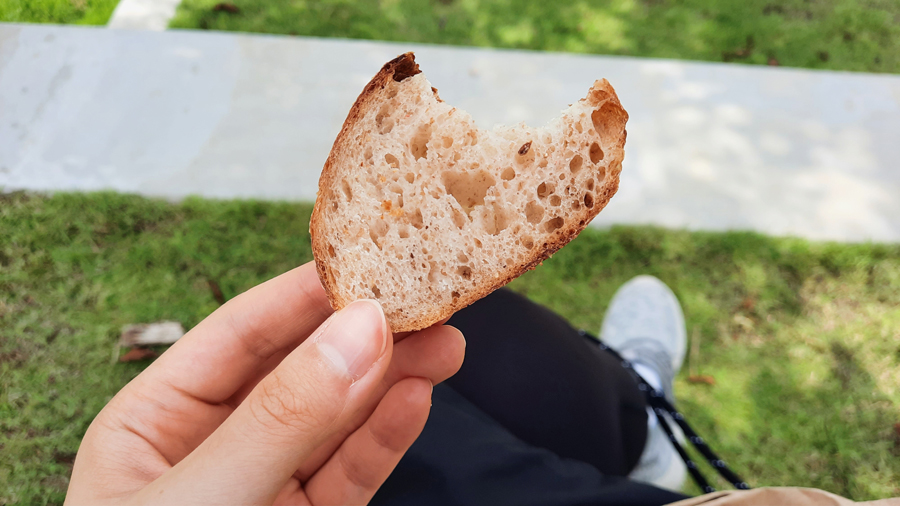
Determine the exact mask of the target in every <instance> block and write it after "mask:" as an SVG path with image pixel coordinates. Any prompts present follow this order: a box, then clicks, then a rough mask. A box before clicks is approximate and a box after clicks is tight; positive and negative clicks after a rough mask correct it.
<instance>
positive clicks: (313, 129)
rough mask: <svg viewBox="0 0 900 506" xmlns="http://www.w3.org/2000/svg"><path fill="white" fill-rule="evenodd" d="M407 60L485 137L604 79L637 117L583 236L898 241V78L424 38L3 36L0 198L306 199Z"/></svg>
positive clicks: (53, 30) (24, 31)
mask: <svg viewBox="0 0 900 506" xmlns="http://www.w3.org/2000/svg"><path fill="white" fill-rule="evenodd" d="M407 50H414V51H416V54H417V59H418V61H419V63H420V64H421V66H422V69H423V70H424V72H425V73H426V75H427V76H428V78H429V79H430V81H431V82H432V84H433V85H434V86H436V87H437V88H439V89H440V92H441V97H442V98H443V99H444V100H446V101H447V102H448V103H450V104H453V105H456V106H459V107H461V108H463V109H465V110H468V111H469V112H470V113H472V115H473V117H474V118H475V119H476V121H477V122H478V123H479V124H480V125H481V126H484V127H490V126H492V125H494V124H496V123H507V122H518V121H525V122H527V123H529V124H533V125H539V124H542V123H544V122H545V121H547V120H549V119H550V118H551V117H553V116H555V115H556V114H557V112H558V111H559V110H560V109H562V108H564V107H565V106H566V105H567V104H569V103H571V102H573V101H575V100H578V99H579V98H581V97H582V96H583V95H584V93H585V92H586V90H587V89H588V87H589V86H590V85H591V83H592V82H593V80H594V79H597V78H600V77H606V78H608V79H609V80H610V82H611V83H612V84H613V86H615V88H616V90H617V91H618V93H619V96H620V98H621V100H622V103H623V104H624V105H625V108H626V109H627V110H628V112H629V113H630V115H631V120H630V121H629V123H628V144H627V147H626V158H625V164H624V171H623V174H622V182H621V189H620V191H619V194H618V195H617V196H616V197H615V198H614V199H613V200H612V203H611V204H610V205H609V207H608V208H607V209H606V210H605V211H604V212H603V213H601V215H600V216H599V217H598V218H597V220H595V223H596V224H600V225H606V224H610V223H655V224H659V225H664V226H669V227H688V228H692V229H708V230H722V229H735V228H737V229H752V230H758V231H762V232H766V233H772V234H793V235H800V236H804V237H809V238H816V239H837V240H850V241H856V240H872V239H874V240H879V241H900V76H885V75H871V74H857V73H835V72H814V71H805V70H795V69H782V68H765V67H749V66H741V65H730V64H710V63H689V62H678V61H665V60H646V59H637V58H617V57H601V56H580V55H570V54H557V53H534V52H524V51H502V50H484V49H470V48H450V47H439V46H427V45H419V44H398V43H381V42H364V41H346V40H334V39H327V40H326V39H312V38H296V37H273V36H255V35H244V34H232V33H199V32H189V31H167V32H162V33H154V32H132V31H119V30H105V29H92V28H80V27H65V26H41V25H8V24H7V25H0V186H3V187H5V188H6V189H7V190H11V189H16V188H28V189H35V190H56V189H65V190H75V189H77V190H94V189H101V188H112V189H116V190H119V191H125V192H138V193H142V194H146V195H158V196H165V197H172V198H178V197H182V196H184V195H189V194H200V195H204V196H210V197H258V198H268V199H296V200H311V199H313V198H314V196H315V191H316V182H317V178H318V174H319V171H320V169H321V167H322V164H323V162H324V160H325V157H326V156H327V154H328V151H329V149H330V147H331V143H332V142H333V140H334V137H335V135H336V134H337V132H338V130H339V128H340V125H341V123H342V122H343V119H344V117H345V115H346V113H347V111H348V109H349V107H350V105H351V104H352V103H353V101H354V99H355V98H356V96H357V94H358V93H359V92H360V91H361V89H362V87H363V86H364V85H365V83H366V82H367V81H368V80H369V78H371V76H372V75H373V74H374V73H375V72H376V71H377V70H378V68H379V67H380V66H381V65H382V64H383V63H384V62H385V61H387V60H389V59H390V58H392V57H394V56H396V55H397V54H399V53H401V52H403V51H407Z"/></svg>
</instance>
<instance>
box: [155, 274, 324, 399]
mask: <svg viewBox="0 0 900 506" xmlns="http://www.w3.org/2000/svg"><path fill="white" fill-rule="evenodd" d="M332 313H333V310H332V309H331V305H330V304H329V303H328V298H327V297H326V295H325V290H324V289H323V288H322V284H321V283H320V282H319V278H318V276H317V274H316V267H315V264H314V263H313V262H309V263H307V264H305V265H302V266H300V267H297V268H296V269H293V270H291V271H288V272H286V273H284V274H282V275H280V276H277V277H275V278H272V279H270V280H269V281H266V282H265V283H262V284H260V285H257V286H255V287H253V288H251V289H250V290H247V291H246V292H244V293H242V294H240V295H238V296H237V297H235V298H233V299H231V300H229V301H228V302H227V303H225V304H224V305H223V306H222V307H220V308H219V309H217V310H216V311H215V312H213V313H212V314H211V315H209V316H208V317H206V319H204V320H203V321H202V322H200V324H199V325H197V326H196V327H194V328H193V329H191V331H190V332H188V333H187V334H186V335H185V336H184V337H182V338H181V339H179V340H178V342H176V343H175V344H174V345H173V346H172V347H171V348H170V349H169V350H168V351H167V352H166V353H164V354H163V355H162V356H161V357H160V358H159V359H157V360H156V361H155V362H154V363H153V364H152V365H151V366H150V367H148V368H147V370H146V371H144V373H143V374H141V376H143V378H142V380H144V381H142V383H143V384H149V385H151V387H152V388H155V387H154V385H158V383H159V382H162V383H163V384H165V385H168V386H171V387H173V388H176V389H177V390H179V391H180V392H181V393H184V394H187V395H189V396H191V397H194V398H196V399H199V400H201V401H203V402H206V403H210V404H218V403H221V402H224V401H225V400H226V399H228V398H229V397H231V396H232V395H233V394H234V393H235V392H236V391H237V390H238V389H239V388H241V386H242V385H244V383H245V382H246V381H247V380H249V379H251V378H253V377H254V376H255V373H256V372H257V370H258V369H259V368H260V367H262V366H263V364H265V362H266V361H267V360H268V359H269V358H270V357H272V356H274V355H276V354H278V353H280V352H283V351H284V350H286V349H287V350H291V349H293V348H295V347H297V346H299V345H300V343H302V342H303V341H304V340H305V339H306V338H307V336H309V334H310V333H311V332H312V331H313V330H315V329H316V328H317V327H318V326H319V325H321V324H322V322H324V321H325V320H326V319H327V318H328V317H329V316H330V315H331V314H332Z"/></svg>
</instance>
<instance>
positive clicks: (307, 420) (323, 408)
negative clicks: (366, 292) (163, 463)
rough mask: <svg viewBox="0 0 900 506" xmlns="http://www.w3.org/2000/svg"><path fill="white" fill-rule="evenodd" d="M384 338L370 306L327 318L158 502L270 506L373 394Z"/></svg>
mask: <svg viewBox="0 0 900 506" xmlns="http://www.w3.org/2000/svg"><path fill="white" fill-rule="evenodd" d="M389 336H390V332H389V329H388V325H387V321H386V320H385V317H384V312H383V311H382V309H381V306H380V305H379V304H378V303H377V302H375V301H372V300H363V301H357V302H354V303H352V304H350V305H349V306H347V307H345V308H344V309H343V310H341V311H339V312H337V313H335V314H334V315H332V317H331V318H329V319H328V320H327V321H326V322H325V323H323V324H322V325H321V326H320V327H319V328H318V329H317V330H316V332H314V333H313V334H312V335H311V336H310V337H309V338H308V339H307V340H306V341H305V342H304V343H303V344H302V345H300V346H299V347H298V348H297V349H295V350H294V351H293V352H292V353H291V354H290V355H288V356H287V357H286V358H285V359H284V360H283V361H282V362H281V364H279V365H278V367H276V368H275V370H274V371H272V373H270V374H269V375H268V376H266V377H265V378H264V379H263V380H262V381H261V382H260V383H259V384H258V385H257V386H256V388H254V390H253V391H252V392H251V393H250V395H249V396H248V397H247V399H245V400H244V402H243V403H242V404H241V405H240V406H238V408H237V409H236V410H235V411H234V413H232V414H231V416H229V417H228V419H227V420H226V421H225V422H224V423H223V424H222V425H221V426H220V427H219V428H218V429H217V430H216V431H215V432H214V433H213V434H212V435H211V436H210V437H209V438H207V439H206V441H204V442H203V444H201V445H200V446H199V447H198V448H197V449H196V450H195V451H194V452H193V453H191V455H189V456H188V457H187V458H185V459H184V460H183V461H181V462H180V463H178V465H176V466H175V467H174V468H173V469H172V470H171V471H170V472H169V473H167V475H172V476H171V477H169V476H164V477H163V478H167V479H166V480H165V481H163V479H160V480H157V481H160V482H162V483H160V484H159V485H160V486H161V487H162V488H161V489H160V490H157V491H156V493H155V495H156V497H155V498H156V499H162V497H161V496H159V495H158V494H160V493H162V494H163V495H165V496H166V497H169V493H170V492H171V493H172V495H171V497H172V499H173V500H176V499H177V502H179V503H184V502H185V499H187V501H188V502H194V501H196V502H203V503H206V504H210V503H216V502H227V503H230V504H259V503H271V502H272V501H273V500H274V499H275V497H276V495H277V494H278V492H279V490H281V488H282V487H283V486H284V484H285V483H286V482H287V481H288V480H289V479H290V477H291V475H293V474H294V472H296V470H297V468H298V467H300V464H301V463H303V462H304V461H305V460H306V459H307V458H309V456H310V455H311V454H312V452H313V451H314V450H315V449H316V448H317V447H318V446H319V445H321V444H322V443H324V442H325V441H326V440H327V439H328V438H329V437H330V436H332V435H333V434H334V433H336V432H337V431H338V430H340V429H341V428H342V426H343V425H345V424H346V423H349V418H350V416H351V415H352V413H353V412H354V411H356V410H357V409H359V408H360V407H361V406H362V405H363V404H364V403H365V401H366V400H367V398H368V397H369V396H371V395H372V394H373V392H374V391H375V390H376V388H377V385H378V383H379V382H380V381H381V379H382V377H383V376H384V372H385V370H386V369H387V365H388V363H389V362H390V355H391V352H392V339H389ZM166 482H169V483H166ZM217 499H219V500H217ZM164 502H165V501H164Z"/></svg>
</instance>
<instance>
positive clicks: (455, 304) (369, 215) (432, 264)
mask: <svg viewBox="0 0 900 506" xmlns="http://www.w3.org/2000/svg"><path fill="white" fill-rule="evenodd" d="M627 120H628V114H627V113H626V112H625V109H623V108H622V105H621V104H620V103H619V99H618V97H617V96H616V92H615V90H613V88H612V86H611V85H610V84H609V83H608V82H607V81H606V80H605V79H603V80H600V81H596V82H595V83H594V85H593V86H592V87H591V89H590V90H589V91H588V94H587V96H586V97H585V98H583V99H581V100H580V101H578V102H577V103H575V104H573V105H571V106H570V107H569V108H568V109H566V110H565V111H563V113H562V114H561V115H560V116H559V117H557V118H556V119H554V120H553V121H551V122H550V123H549V124H548V125H546V126H544V127H542V128H529V127H527V126H525V125H516V126H512V127H498V128H495V129H494V130H492V131H485V130H479V129H478V128H477V127H476V126H475V123H474V122H473V121H472V118H471V117H470V116H469V115H468V114H467V113H465V112H463V111H461V110H458V109H456V108H454V107H451V106H450V105H448V104H446V103H444V102H443V101H442V100H441V99H440V97H439V96H438V93H437V89H435V88H433V87H432V86H431V85H430V84H429V83H428V81H427V80H426V79H425V76H424V75H423V74H421V71H420V70H419V66H418V64H417V63H416V61H415V58H414V56H413V54H412V53H406V54H403V55H400V56H398V57H397V58H395V59H393V60H391V61H390V62H388V63H387V64H385V65H384V67H382V69H381V70H380V71H379V72H378V74H376V75H375V77H374V78H373V79H372V81H370V82H369V84H368V85H366V87H365V89H364V90H363V92H362V93H361V94H360V96H359V98H357V100H356V103H354V104H353V107H351V109H350V113H349V114H348V115H347V119H346V121H345V122H344V125H343V127H342V128H341V131H340V133H339V134H338V136H337V139H336V140H335V143H334V146H333V148H332V150H331V154H330V155H329V156H328V159H327V160H326V162H325V167H324V169H323V170H322V175H321V177H320V179H319V192H318V195H317V198H316V205H315V209H314V210H313V215H312V219H311V221H310V233H311V235H312V248H313V255H314V257H315V260H316V268H317V270H318V273H319V278H320V279H321V281H322V284H323V286H324V287H325V291H326V292H327V294H328V297H329V300H330V301H331V305H332V306H333V307H334V308H335V309H341V308H343V307H344V306H346V305H347V304H349V303H351V302H353V301H354V300H357V299H360V298H374V299H378V300H379V302H380V303H381V304H382V306H383V307H384V310H385V313H386V315H387V318H388V322H389V323H390V325H391V328H392V330H393V331H394V332H403V331H412V330H419V329H422V328H425V327H428V326H430V325H432V324H434V323H436V322H438V321H440V320H442V319H444V318H447V317H449V316H450V315H452V314H453V313H454V312H455V311H457V310H459V309H462V308H464V307H466V306H468V305H469V304H471V303H473V302H475V301H476V300H478V299H480V298H482V297H484V296H485V295H487V294H489V293H491V292H492V291H494V290H496V289H497V288H500V287H501V286H503V285H505V284H506V283H508V282H510V281H512V280H513V279H515V278H516V277H518V276H519V275H521V274H522V273H524V272H525V271H527V270H529V269H533V268H534V267H535V266H536V265H538V264H539V263H540V262H542V261H543V260H545V259H547V258H548V257H549V256H550V255H552V254H553V253H554V252H556V251H557V250H558V249H559V248H561V247H562V246H564V245H565V244H566V243H568V242H569V241H570V240H572V239H574V238H575V236H577V235H578V233H579V232H581V231H582V230H583V229H584V228H585V227H586V226H587V224H588V223H589V222H590V221H591V219H593V218H594V216H596V215H597V214H598V213H599V212H600V211H601V210H602V209H603V208H604V207H605V206H606V204H607V203H608V202H609V199H610V198H611V197H612V196H613V195H614V194H615V192H616V190H617V189H618V185H619V173H620V172H621V170H622V160H623V158H624V147H625V136H626V132H625V123H626V122H627Z"/></svg>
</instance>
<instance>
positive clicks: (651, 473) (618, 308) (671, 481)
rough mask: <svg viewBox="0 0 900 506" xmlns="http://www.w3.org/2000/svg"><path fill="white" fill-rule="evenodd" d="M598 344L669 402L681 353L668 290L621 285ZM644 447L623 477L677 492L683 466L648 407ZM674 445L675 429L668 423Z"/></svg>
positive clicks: (680, 325) (639, 282) (654, 284)
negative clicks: (600, 342)
mask: <svg viewBox="0 0 900 506" xmlns="http://www.w3.org/2000/svg"><path fill="white" fill-rule="evenodd" d="M600 339H601V340H602V341H603V342H604V343H606V344H607V345H608V346H609V347H611V348H612V349H614V350H616V351H617V352H619V354H620V355H622V358H625V359H626V360H629V361H631V362H632V364H633V365H634V369H635V371H637V372H638V374H640V375H641V376H642V377H643V378H644V379H645V380H646V381H647V382H648V383H650V385H651V386H653V387H654V388H657V389H661V390H662V391H663V392H665V395H666V398H667V399H668V400H669V402H671V403H673V404H674V402H675V396H674V393H673V392H672V383H673V381H674V379H675V374H677V373H678V371H679V370H680V369H681V364H682V363H683V362H684V355H685V352H686V350H687V332H686V330H685V325H684V313H683V312H682V311H681V305H680V304H678V299H677V298H676V297H675V294H674V293H672V290H670V289H669V287H667V286H666V285H665V283H663V282H662V281H660V280H659V279H657V278H655V277H653V276H638V277H636V278H634V279H632V280H631V281H629V282H627V283H625V284H624V285H622V286H621V287H620V288H619V290H618V291H616V294H615V295H614V296H613V299H612V302H610V304H609V309H608V310H607V311H606V316H605V317H604V319H603V327H602V328H601V329H600ZM647 411H648V424H647V428H648V431H647V443H646V444H645V445H644V451H643V453H642V454H641V458H640V460H639V461H638V464H637V466H636V467H635V469H634V470H633V471H632V472H631V474H629V475H628V477H629V478H631V479H633V480H635V481H642V482H645V483H650V484H652V485H656V486H657V487H661V488H666V489H669V490H675V491H680V490H681V487H682V486H683V485H684V481H685V479H686V478H687V466H685V464H684V461H682V460H681V456H680V455H678V452H677V451H676V450H675V447H673V446H672V443H671V442H670V441H669V437H668V436H667V435H666V433H665V432H664V431H663V429H662V427H660V424H659V421H658V420H657V418H656V414H655V413H653V411H652V410H651V409H650V408H649V407H648V408H647ZM666 416H667V421H668V422H669V426H670V427H672V429H673V431H675V433H676V437H678V436H681V437H680V438H679V439H682V440H683V438H684V436H683V434H681V431H680V430H678V426H677V425H676V424H675V423H674V422H673V421H672V420H671V418H668V415H666Z"/></svg>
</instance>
